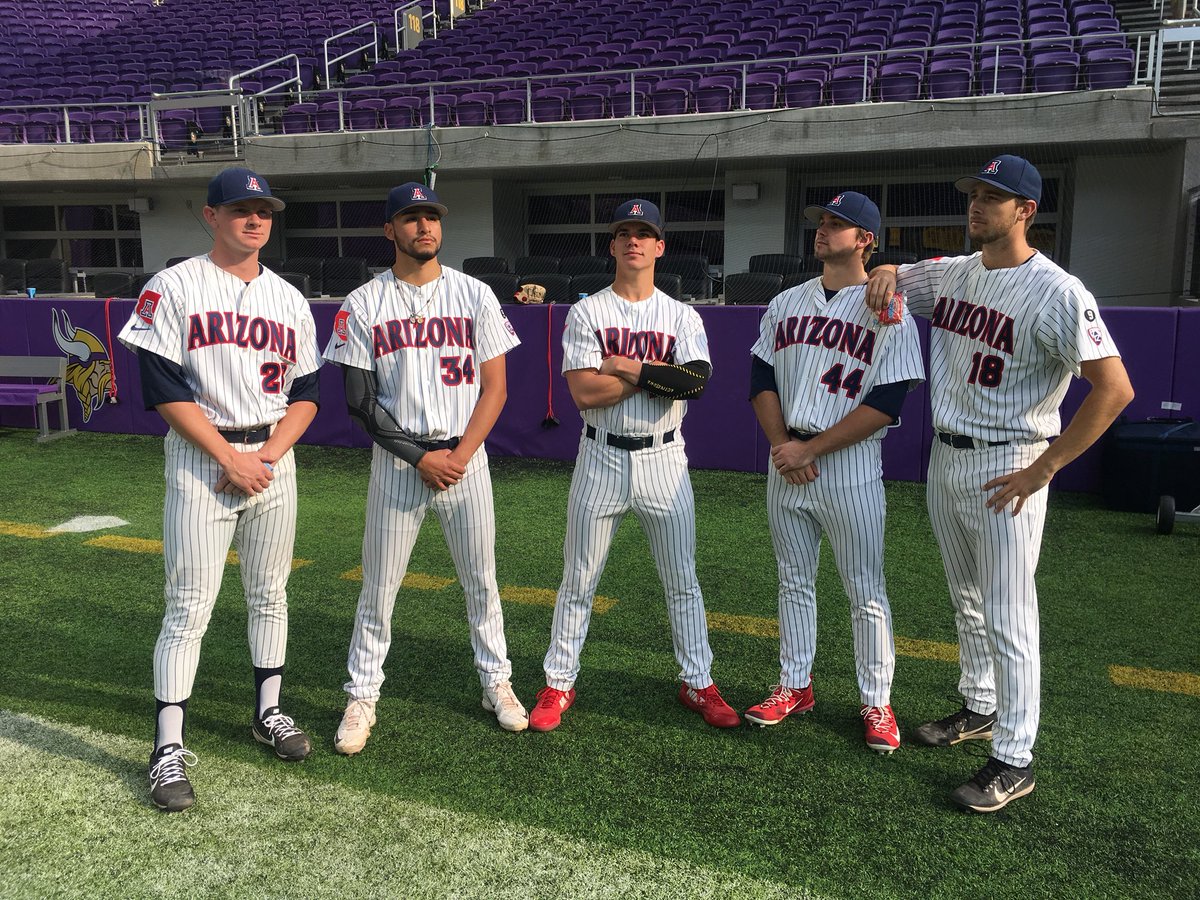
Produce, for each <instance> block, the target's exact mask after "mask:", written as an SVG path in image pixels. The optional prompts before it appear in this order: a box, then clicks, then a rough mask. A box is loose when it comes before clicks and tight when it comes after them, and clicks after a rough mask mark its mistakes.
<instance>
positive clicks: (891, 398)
mask: <svg viewBox="0 0 1200 900" xmlns="http://www.w3.org/2000/svg"><path fill="white" fill-rule="evenodd" d="M906 396H908V382H907V381H895V382H892V383H891V384H881V385H878V386H876V387H873V388H871V390H869V391H867V395H866V396H865V397H863V399H862V405H863V406H869V407H871V408H872V409H877V410H879V411H880V412H881V413H883V414H884V415H885V416H891V417H892V423H893V424H895V423H896V422H898V421H899V420H900V407H901V406H903V405H904V398H905V397H906Z"/></svg>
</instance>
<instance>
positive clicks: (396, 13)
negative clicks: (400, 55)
mask: <svg viewBox="0 0 1200 900" xmlns="http://www.w3.org/2000/svg"><path fill="white" fill-rule="evenodd" d="M423 2H424V0H413V2H412V3H406V4H404V6H400V7H397V8H396V9H393V10H392V40H393V41H395V42H396V52H399V51H400V49H401V47H400V44H401V43H402V41H401V40H400V35H401V34H402V33H403V32H404V31H406V30H407V29H405V28H402V27H401V26H400V17H401V15H402V14H403V13H405V12H406V11H407V10H410V9H412V8H413V7H414V6H415V7H417V11H418V12H420V7H421V4H422V3H423ZM436 2H437V0H432V2H431V3H430V4H429V6H430V10H429V12H427V13H425V14H424V15H422V16H420V17H419V18H418V20H417V27H416V28H415V29H414V30H416V31H419V32H420V33H421V34H424V33H425V25H424V22H425V20H426V19H433V37H434V38H435V39H436V38H437V36H438V35H437V26H438V17H437V10H436V9H434V8H433V6H434V4H435V3H436ZM410 24H411V23H410Z"/></svg>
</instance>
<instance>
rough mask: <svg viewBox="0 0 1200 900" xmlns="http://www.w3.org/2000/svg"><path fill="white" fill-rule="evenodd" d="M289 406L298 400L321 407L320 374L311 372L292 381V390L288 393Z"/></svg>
mask: <svg viewBox="0 0 1200 900" xmlns="http://www.w3.org/2000/svg"><path fill="white" fill-rule="evenodd" d="M287 397H288V405H289V406H290V405H291V404H293V403H295V402H296V401H298V400H307V401H308V402H309V403H315V404H317V406H320V405H321V377H320V373H319V372H309V373H308V374H307V375H299V376H297V377H296V378H294V379H292V387H291V390H289V391H288V394H287Z"/></svg>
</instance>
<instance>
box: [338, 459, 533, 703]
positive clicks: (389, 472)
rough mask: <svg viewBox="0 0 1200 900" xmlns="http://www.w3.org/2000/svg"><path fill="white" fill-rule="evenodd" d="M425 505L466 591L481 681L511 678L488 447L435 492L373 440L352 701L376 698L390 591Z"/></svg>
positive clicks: (388, 634)
mask: <svg viewBox="0 0 1200 900" xmlns="http://www.w3.org/2000/svg"><path fill="white" fill-rule="evenodd" d="M430 509H432V510H433V512H434V515H436V516H437V518H438V521H439V522H441V525H442V534H443V535H445V538H446V546H447V547H448V548H449V550H450V556H451V558H452V559H453V560H454V569H455V571H456V572H457V573H458V580H459V583H460V584H461V585H462V588H463V592H464V594H465V595H466V603H467V621H468V623H469V624H470V626H471V649H472V650H473V652H474V656H475V668H476V669H477V670H478V672H479V681H480V683H481V684H482V685H483V686H484V687H493V686H494V685H497V684H499V683H500V682H502V681H508V680H509V678H510V677H511V675H512V664H511V663H510V662H509V660H508V646H507V644H506V642H505V639H504V613H503V610H502V609H501V607H500V589H499V587H498V585H497V583H496V519H495V512H494V508H493V502H492V476H491V472H490V470H489V469H488V457H487V452H486V451H485V450H484V448H483V447H480V448H479V449H478V450H476V451H475V455H474V456H472V457H471V461H470V462H469V463H468V464H467V472H466V475H464V476H463V479H462V481H460V482H459V483H458V484H456V485H454V486H453V487H451V488H450V489H449V490H446V491H435V490H433V489H432V488H429V487H427V486H426V485H425V483H424V482H423V481H421V476H420V474H419V473H418V472H417V470H416V469H415V468H414V467H412V466H410V465H408V464H407V463H404V462H401V461H400V460H399V459H398V458H397V457H395V456H393V455H392V454H391V453H389V452H387V451H386V450H384V449H383V448H382V447H380V446H379V445H378V444H376V445H375V446H374V448H373V450H372V455H371V482H370V487H369V488H368V493H367V522H366V528H365V530H364V531H363V556H362V563H363V586H362V593H361V594H360V595H359V598H358V610H357V612H356V613H355V616H354V635H353V637H352V638H351V640H350V656H349V659H348V660H347V663H346V667H347V669H348V670H349V672H350V680H349V681H347V682H346V684H345V690H346V693H347V694H349V695H350V696H351V697H352V698H354V699H355V700H378V699H379V692H380V688H381V687H382V686H383V680H384V674H383V663H384V660H386V659H387V655H388V650H389V649H390V648H391V645H392V612H393V610H394V609H395V607H396V593H397V591H399V590H400V584H401V582H402V581H403V580H404V575H405V573H406V572H407V571H408V561H409V558H410V557H411V556H412V551H413V547H414V546H415V545H416V543H417V535H418V534H419V533H420V531H421V522H422V521H424V519H425V513H426V512H427V511H428V510H430Z"/></svg>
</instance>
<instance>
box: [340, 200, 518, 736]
mask: <svg viewBox="0 0 1200 900" xmlns="http://www.w3.org/2000/svg"><path fill="white" fill-rule="evenodd" d="M445 214H446V207H445V206H444V205H443V204H442V203H441V202H440V201H439V200H438V197H437V194H436V193H434V191H433V189H432V188H428V187H426V186H424V185H422V184H418V183H416V182H409V183H407V184H402V185H400V186H399V187H396V188H393V189H392V191H391V192H390V193H389V194H388V199H387V221H386V222H385V223H384V226H383V231H384V234H386V235H387V237H388V240H390V241H392V243H393V244H394V245H395V247H396V257H395V262H394V263H393V265H392V267H391V268H390V269H388V270H387V271H386V272H381V273H380V274H379V275H378V276H377V277H376V278H374V279H373V280H372V281H370V282H368V283H367V284H365V285H363V286H362V287H360V288H358V289H357V290H355V291H352V292H351V294H350V296H348V297H347V298H346V300H345V302H344V303H343V304H342V308H341V310H340V311H339V312H338V313H337V315H336V317H335V318H334V325H333V334H332V335H331V336H330V339H329V344H328V346H327V347H326V348H325V358H326V359H328V360H329V361H330V362H334V363H337V364H338V365H339V366H341V367H342V371H343V374H344V376H345V381H346V402H347V404H348V406H349V409H350V414H351V415H352V416H354V417H355V418H356V419H358V421H359V422H360V423H361V424H362V425H363V427H364V428H365V429H366V431H367V433H368V434H369V435H371V439H372V440H373V441H374V442H375V445H374V447H373V448H372V456H371V481H370V487H369V488H368V495H367V522H366V529H365V532H364V534H363V560H362V569H363V586H362V593H361V594H360V596H359V599H358V612H357V613H356V614H355V618H354V635H353V637H352V639H351V642H350V657H349V660H348V662H347V667H348V668H349V671H350V680H349V681H348V682H347V683H346V685H345V690H346V693H347V694H348V695H349V700H348V702H347V704H346V711H345V713H344V715H343V716H342V724H341V726H340V727H339V728H338V731H337V737H336V739H335V741H334V746H335V747H336V749H337V750H338V752H339V753H345V754H355V753H358V752H359V751H360V750H362V748H363V747H364V746H365V745H366V742H367V738H368V737H369V736H370V734H371V726H372V725H374V724H375V705H376V703H377V702H378V700H379V696H380V687H381V686H382V685H383V678H384V675H383V663H384V660H385V659H386V658H387V654H388V648H389V647H390V646H391V643H392V610H393V609H394V607H395V605H396V592H397V591H398V590H399V589H400V583H401V582H402V581H403V580H404V573H405V572H406V571H407V569H408V559H409V556H410V555H411V554H412V549H413V545H414V544H416V541H417V534H418V532H419V531H420V530H421V522H422V520H423V519H424V518H425V513H426V512H427V511H428V510H430V509H432V510H433V512H434V514H435V515H436V516H437V517H438V520H439V521H440V522H441V525H442V533H443V534H444V535H445V536H446V543H447V545H448V546H449V548H450V554H451V556H452V557H453V558H454V567H455V569H456V570H457V572H458V579H459V581H460V582H461V583H462V586H463V591H464V593H465V594H466V601H467V619H468V620H469V621H470V624H471V647H472V648H473V650H474V654H475V668H476V669H477V670H478V672H479V680H480V682H481V683H482V686H483V708H484V709H486V710H488V711H489V712H493V713H495V714H496V718H497V720H498V721H499V723H500V726H501V727H502V728H504V729H506V730H508V731H522V730H524V729H525V727H526V726H527V725H528V719H527V717H526V715H525V708H524V707H523V706H522V705H521V703H520V701H518V700H517V697H516V694H515V693H514V692H513V689H512V685H511V683H510V682H509V679H510V677H511V675H512V664H511V663H510V662H509V660H508V649H507V646H506V643H505V640H504V615H503V613H502V611H501V608H500V590H499V587H498V586H497V583H496V523H495V517H494V514H493V508H492V481H491V474H490V472H489V470H488V457H487V452H486V450H485V449H484V446H483V441H484V439H485V438H486V437H487V435H488V432H490V431H491V430H492V426H493V425H495V424H496V418H497V417H498V416H499V415H500V410H501V409H502V408H503V406H504V401H505V399H506V398H507V388H506V382H505V365H504V354H505V353H507V352H508V351H509V350H511V349H512V348H513V347H515V346H517V344H518V343H520V341H518V339H517V335H516V333H515V332H514V331H513V328H512V325H511V324H510V323H509V321H508V318H507V317H506V316H505V315H504V313H503V311H502V310H501V308H500V304H499V302H498V301H497V300H496V296H495V294H493V293H492V291H491V289H490V288H489V287H488V286H487V285H485V284H484V283H483V282H481V281H478V280H476V279H474V278H471V277H470V276H468V275H464V274H462V273H461V272H457V271H455V270H454V269H451V268H450V267H448V266H444V265H442V264H441V263H439V262H438V258H437V256H438V252H439V251H440V250H441V246H442V216H444V215H445Z"/></svg>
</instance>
